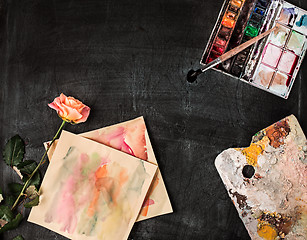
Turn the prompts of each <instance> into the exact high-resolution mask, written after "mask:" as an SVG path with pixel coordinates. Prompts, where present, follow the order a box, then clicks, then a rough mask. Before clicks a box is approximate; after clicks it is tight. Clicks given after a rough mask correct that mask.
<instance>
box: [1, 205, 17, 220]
mask: <svg viewBox="0 0 307 240" xmlns="http://www.w3.org/2000/svg"><path fill="white" fill-rule="evenodd" d="M13 218H14V214H13V212H12V211H11V209H10V208H9V207H8V206H4V205H1V206H0V219H2V220H4V221H7V222H10V221H12V220H13Z"/></svg>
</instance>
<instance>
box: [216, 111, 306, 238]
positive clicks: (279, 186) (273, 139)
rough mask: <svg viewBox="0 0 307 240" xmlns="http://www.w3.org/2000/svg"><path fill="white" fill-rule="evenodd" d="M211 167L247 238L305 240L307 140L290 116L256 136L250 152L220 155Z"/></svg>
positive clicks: (242, 149)
mask: <svg viewBox="0 0 307 240" xmlns="http://www.w3.org/2000/svg"><path fill="white" fill-rule="evenodd" d="M251 159H252V161H251ZM215 166H216V168H217V170H218V172H219V175H220V177H221V178H222V180H223V183H224V185H225V186H226V189H227V191H228V195H229V197H230V198H231V199H232V201H233V203H234V205H235V207H236V209H237V212H238V214H239V216H240V218H241V220H242V221H243V223H244V225H245V227H246V229H247V231H248V233H249V235H250V237H251V239H253V240H263V239H266V240H278V239H289V240H303V239H306V236H307V229H306V226H307V194H306V185H307V178H306V174H307V141H306V137H305V135H304V133H303V131H302V129H301V127H300V125H299V123H298V121H297V119H296V118H295V117H294V116H293V115H291V116H289V117H286V118H284V119H282V120H280V121H278V122H276V123H274V124H273V125H271V126H269V127H267V128H265V129H263V130H261V131H259V132H258V133H257V134H255V135H254V136H253V138H252V142H251V145H250V146H249V147H247V148H236V149H228V150H225V151H223V152H222V153H221V154H220V155H219V156H218V157H217V158H216V160H215ZM246 167H249V169H253V172H252V173H251V174H247V173H246V172H245V171H244V169H247V168H246Z"/></svg>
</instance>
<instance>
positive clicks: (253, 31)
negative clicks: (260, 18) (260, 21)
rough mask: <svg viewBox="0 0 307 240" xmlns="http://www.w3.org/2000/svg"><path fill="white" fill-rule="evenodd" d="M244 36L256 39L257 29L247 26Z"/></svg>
mask: <svg viewBox="0 0 307 240" xmlns="http://www.w3.org/2000/svg"><path fill="white" fill-rule="evenodd" d="M245 35H247V36H250V37H256V36H257V35H258V28H256V27H254V26H252V25H248V26H247V27H246V28H245Z"/></svg>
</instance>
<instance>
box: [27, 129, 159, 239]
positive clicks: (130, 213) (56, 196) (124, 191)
mask: <svg viewBox="0 0 307 240" xmlns="http://www.w3.org/2000/svg"><path fill="white" fill-rule="evenodd" d="M156 170H157V166H156V165H154V164H151V163H149V162H146V161H143V160H141V159H138V158H135V157H133V156H130V155H128V154H125V153H123V152H121V151H118V150H115V149H113V148H110V147H108V146H105V145H102V144H99V143H96V142H94V141H92V140H89V139H86V138H84V137H81V136H78V135H74V134H72V133H69V132H66V131H63V132H62V134H61V137H60V139H59V142H58V146H57V148H56V150H55V152H54V155H53V158H52V161H51V162H50V165H49V168H48V170H47V172H46V175H45V178H44V180H43V183H42V186H41V189H40V193H41V196H40V204H39V205H38V206H36V207H34V208H33V209H32V211H31V213H30V216H29V219H28V221H30V222H33V223H36V224H39V225H42V226H44V227H46V228H48V229H51V230H53V231H55V232H57V233H59V234H61V235H63V236H65V237H68V238H71V239H89V240H90V239H110V240H113V239H118V240H119V239H127V238H128V235H129V233H130V231H131V228H132V226H133V224H134V222H135V220H136V219H137V216H138V214H139V212H140V209H141V207H142V204H143V201H144V199H145V196H146V193H147V191H148V189H149V187H150V185H151V182H152V179H153V177H154V175H155V173H156Z"/></svg>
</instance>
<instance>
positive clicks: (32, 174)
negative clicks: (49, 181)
mask: <svg viewBox="0 0 307 240" xmlns="http://www.w3.org/2000/svg"><path fill="white" fill-rule="evenodd" d="M65 123H66V121H65V120H63V122H62V124H61V126H60V128H59V129H58V131H57V133H56V134H55V135H54V137H53V139H52V141H51V143H50V144H49V145H48V147H47V149H46V151H45V153H44V155H43V156H42V158H41V160H40V162H39V164H38V165H37V167H36V168H35V169H34V171H33V172H32V173H31V175H30V177H29V179H28V180H27V181H26V183H25V184H24V186H23V188H22V189H21V192H20V193H19V195H18V198H17V199H16V201H15V203H14V205H13V207H12V208H11V210H14V208H15V207H16V206H17V204H18V201H19V199H20V198H21V196H22V195H23V192H24V191H25V189H26V187H27V185H28V184H29V182H30V180H31V178H32V177H33V176H34V174H35V173H36V172H37V170H38V169H39V167H40V166H41V165H42V163H43V161H44V159H45V157H46V155H47V153H48V151H49V149H50V148H51V146H52V144H53V143H54V141H55V139H56V138H57V137H58V135H59V133H60V132H61V130H62V129H63V127H64V125H65Z"/></svg>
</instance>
